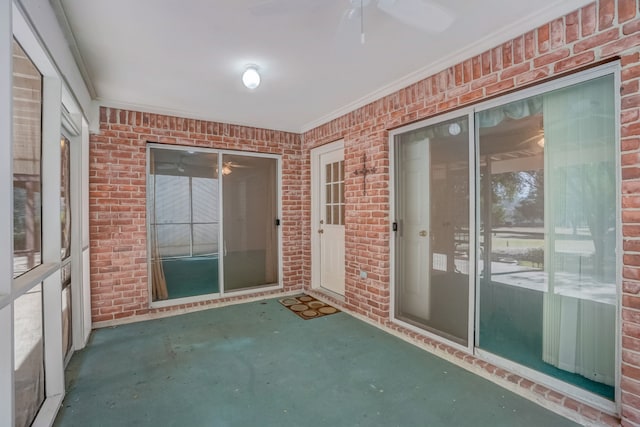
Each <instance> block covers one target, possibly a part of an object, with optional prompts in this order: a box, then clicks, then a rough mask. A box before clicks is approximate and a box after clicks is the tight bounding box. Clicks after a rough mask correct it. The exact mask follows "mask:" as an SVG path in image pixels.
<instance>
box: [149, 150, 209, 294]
mask: <svg viewBox="0 0 640 427" xmlns="http://www.w3.org/2000/svg"><path fill="white" fill-rule="evenodd" d="M217 168H218V155H217V154H216V153H209V152H196V151H190V150H189V151H188V150H172V149H161V148H151V149H150V167H149V180H148V183H149V189H148V208H149V224H150V227H149V232H150V235H149V241H150V243H151V244H150V248H151V250H150V254H151V260H150V262H151V276H152V277H151V280H152V294H153V299H154V301H157V300H163V299H174V298H184V297H191V296H198V295H206V294H213V293H218V292H219V286H218V276H219V273H218V265H219V256H218V227H219V208H218V205H219V202H218V182H219V181H218V170H217Z"/></svg>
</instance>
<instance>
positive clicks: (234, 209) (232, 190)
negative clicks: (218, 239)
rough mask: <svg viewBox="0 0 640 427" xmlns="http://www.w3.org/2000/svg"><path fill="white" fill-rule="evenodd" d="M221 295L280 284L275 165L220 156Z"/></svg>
mask: <svg viewBox="0 0 640 427" xmlns="http://www.w3.org/2000/svg"><path fill="white" fill-rule="evenodd" d="M221 168H222V194H223V202H222V206H223V235H224V247H223V253H224V289H225V291H227V292H228V291H235V290H240V289H248V288H255V287H260V286H265V285H272V284H275V283H277V282H278V237H277V236H278V234H277V228H276V227H277V226H276V219H277V212H278V207H277V189H276V187H277V174H276V170H277V160H276V159H272V158H264V157H250V156H241V155H229V154H223V155H222V161H221Z"/></svg>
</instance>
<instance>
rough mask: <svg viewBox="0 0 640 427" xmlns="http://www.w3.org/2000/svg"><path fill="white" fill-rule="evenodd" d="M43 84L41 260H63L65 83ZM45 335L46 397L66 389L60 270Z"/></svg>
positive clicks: (50, 292)
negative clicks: (63, 120)
mask: <svg viewBox="0 0 640 427" xmlns="http://www.w3.org/2000/svg"><path fill="white" fill-rule="evenodd" d="M42 85H43V88H42V163H41V164H42V212H43V215H42V261H43V263H58V264H59V263H60V246H61V240H62V239H61V222H60V182H61V175H60V169H61V165H60V158H61V156H60V152H61V151H60V132H61V124H60V122H61V99H62V84H61V81H60V79H59V78H57V77H47V76H45V77H44V78H43V84H42ZM43 299H44V309H43V311H44V313H43V314H44V337H45V343H46V346H45V358H44V359H45V373H46V395H47V397H51V396H55V395H58V394H62V393H64V351H63V349H62V285H61V277H60V272H59V271H58V272H56V273H54V274H52V275H50V276H49V277H47V278H46V279H45V281H44V286H43Z"/></svg>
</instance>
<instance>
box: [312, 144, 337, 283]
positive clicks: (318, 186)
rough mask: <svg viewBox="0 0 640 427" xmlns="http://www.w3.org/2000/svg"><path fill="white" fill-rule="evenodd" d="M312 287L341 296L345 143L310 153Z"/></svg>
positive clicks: (327, 146)
mask: <svg viewBox="0 0 640 427" xmlns="http://www.w3.org/2000/svg"><path fill="white" fill-rule="evenodd" d="M311 162H312V178H311V181H312V183H311V185H312V206H313V208H312V224H311V233H312V239H311V240H312V251H311V252H312V287H313V288H322V289H325V290H328V291H331V292H333V293H336V294H339V295H344V290H345V257H344V252H345V250H344V246H345V244H344V219H345V203H344V143H343V142H342V141H339V142H337V143H332V144H329V145H326V146H323V147H319V148H317V149H315V150H312V153H311Z"/></svg>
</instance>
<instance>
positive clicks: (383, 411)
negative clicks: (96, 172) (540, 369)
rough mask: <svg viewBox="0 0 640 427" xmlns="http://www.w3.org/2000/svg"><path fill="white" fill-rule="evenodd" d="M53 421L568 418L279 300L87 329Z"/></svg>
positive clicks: (348, 422) (374, 333) (507, 421)
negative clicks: (306, 316) (90, 332)
mask: <svg viewBox="0 0 640 427" xmlns="http://www.w3.org/2000/svg"><path fill="white" fill-rule="evenodd" d="M66 378H67V389H68V392H67V396H66V398H65V400H64V403H63V407H62V408H61V410H60V413H59V414H58V417H57V419H56V422H55V426H58V427H63V426H82V427H86V426H180V427H184V426H216V427H218V426H220V427H223V426H239V427H250V426H260V427H266V426H278V427H283V426H305V427H315V426H322V427H326V426H349V427H351V426H385V427H387V426H403V427H404V426H412V427H413V426H415V427H418V426H474V427H475V426H515V425H517V426H541V425H542V426H565V425H566V426H568V425H575V424H573V423H572V422H571V421H569V420H566V419H564V418H562V417H560V416H558V415H555V414H553V413H551V412H549V411H547V410H545V409H543V408H542V407H540V406H538V405H536V404H534V403H531V402H529V401H527V400H525V399H523V398H521V397H519V396H517V395H515V394H513V393H511V392H509V391H507V390H505V389H503V388H501V387H499V386H497V385H495V384H493V383H491V382H489V381H487V380H484V379H482V378H480V377H478V376H476V375H474V374H471V373H469V372H467V371H465V370H463V369H461V368H458V367H456V366H455V365H452V364H451V363H448V362H446V361H444V360H442V359H439V358H438V357H436V356H433V355H431V354H429V353H427V352H425V351H423V350H420V349H418V348H416V347H414V346H412V345H410V344H408V343H406V342H404V341H402V340H400V339H398V338H396V337H393V336H391V335H389V334H387V333H385V332H384V331H381V330H379V329H377V328H375V327H373V326H370V325H368V324H366V323H363V322H361V321H359V320H357V319H355V318H353V317H351V316H349V315H348V314H346V313H338V314H335V315H333V316H326V317H322V318H318V319H313V320H302V319H300V318H298V317H296V316H295V315H294V314H293V313H291V312H289V311H288V310H286V309H285V308H284V307H283V306H282V305H280V304H279V303H278V301H277V300H275V299H274V300H268V301H263V302H252V303H247V304H241V305H234V306H229V307H224V308H217V309H212V310H207V311H201V312H197V313H192V314H185V315H181V316H175V317H171V318H166V319H160V320H153V321H147V322H141V323H135V324H130V325H124V326H120V327H115V328H107V329H100V330H97V331H95V332H94V333H93V335H92V337H91V341H90V343H89V345H88V347H87V348H86V349H85V350H83V351H80V352H78V353H76V354H75V355H74V357H73V359H72V360H71V363H70V364H69V367H68V369H67V372H66Z"/></svg>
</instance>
